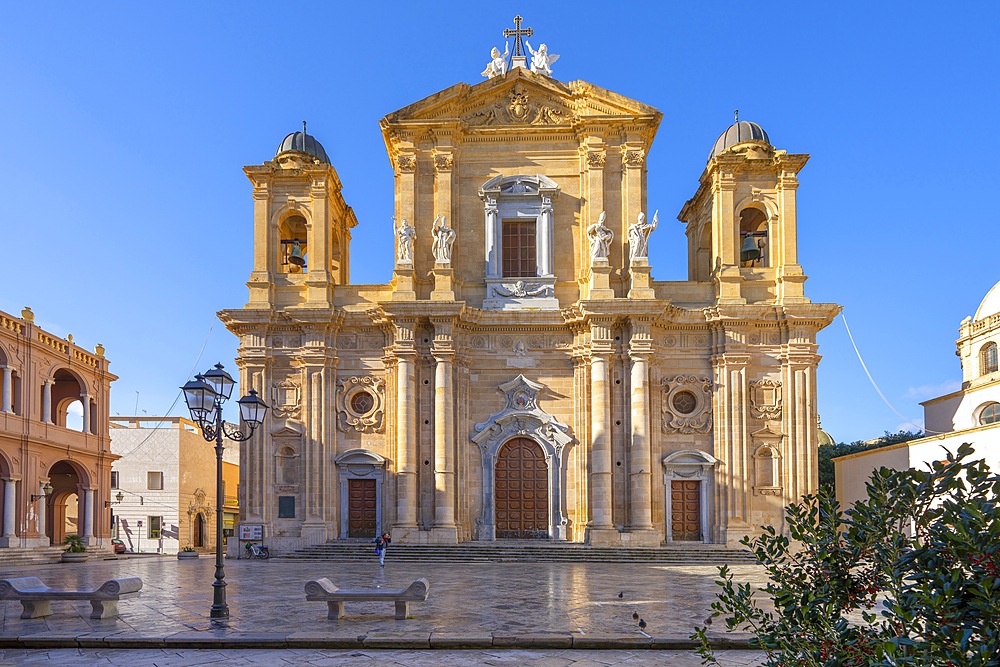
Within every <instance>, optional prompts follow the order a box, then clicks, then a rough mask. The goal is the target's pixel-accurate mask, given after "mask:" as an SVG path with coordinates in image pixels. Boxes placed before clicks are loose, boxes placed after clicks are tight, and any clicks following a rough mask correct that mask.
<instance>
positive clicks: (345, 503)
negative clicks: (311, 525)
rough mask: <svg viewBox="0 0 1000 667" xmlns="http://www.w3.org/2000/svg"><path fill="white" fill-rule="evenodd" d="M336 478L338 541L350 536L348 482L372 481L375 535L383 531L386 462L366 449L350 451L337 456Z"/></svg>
mask: <svg viewBox="0 0 1000 667" xmlns="http://www.w3.org/2000/svg"><path fill="white" fill-rule="evenodd" d="M334 463H336V465H337V478H338V482H339V483H340V503H339V508H340V512H339V515H340V530H339V531H338V534H339V535H340V539H342V540H346V539H347V538H348V537H349V535H350V532H351V531H350V516H349V514H350V507H351V498H350V486H351V485H350V484H349V481H350V480H372V481H374V483H375V526H376V534H377V533H379V532H381V531H382V530H385V528H384V525H383V523H382V505H383V504H384V497H385V495H384V489H385V464H386V460H385V459H384V458H383V457H381V456H379V455H378V454H376V453H375V452H372V451H369V450H367V449H350V450H348V451H346V452H344V453H343V454H341V455H340V456H338V457H337V458H336V459H335V460H334Z"/></svg>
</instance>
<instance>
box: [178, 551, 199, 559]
mask: <svg viewBox="0 0 1000 667" xmlns="http://www.w3.org/2000/svg"><path fill="white" fill-rule="evenodd" d="M197 557H198V552H197V551H178V552H177V560H189V559H191V558H197Z"/></svg>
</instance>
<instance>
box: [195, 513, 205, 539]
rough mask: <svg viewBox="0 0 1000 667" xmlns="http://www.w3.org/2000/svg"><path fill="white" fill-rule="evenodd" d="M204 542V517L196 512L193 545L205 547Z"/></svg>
mask: <svg viewBox="0 0 1000 667" xmlns="http://www.w3.org/2000/svg"><path fill="white" fill-rule="evenodd" d="M205 542H206V540H205V517H203V516H202V515H201V512H198V513H197V514H195V515H194V546H196V547H207V546H208V545H207V544H206V543H205Z"/></svg>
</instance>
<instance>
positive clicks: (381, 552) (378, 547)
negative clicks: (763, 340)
mask: <svg viewBox="0 0 1000 667" xmlns="http://www.w3.org/2000/svg"><path fill="white" fill-rule="evenodd" d="M390 542H392V538H391V537H389V531H388V530H387V531H385V532H384V533H382V534H381V535H380V536H379V537H378V538H377V539H376V540H375V553H377V554H378V564H379V567H385V551H386V549H388V548H389V543H390Z"/></svg>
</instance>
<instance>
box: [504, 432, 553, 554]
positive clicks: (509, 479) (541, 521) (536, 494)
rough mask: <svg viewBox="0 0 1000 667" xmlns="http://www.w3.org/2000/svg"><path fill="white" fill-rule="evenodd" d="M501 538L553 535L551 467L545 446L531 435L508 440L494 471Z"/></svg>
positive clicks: (537, 537)
mask: <svg viewBox="0 0 1000 667" xmlns="http://www.w3.org/2000/svg"><path fill="white" fill-rule="evenodd" d="M493 474H494V491H495V496H494V497H495V502H496V522H497V523H496V525H497V533H496V534H497V537H498V538H500V539H505V538H506V539H512V538H520V539H524V538H533V539H546V538H548V537H549V467H548V465H547V464H546V462H545V453H544V452H543V451H542V448H541V446H540V445H539V444H538V443H536V442H535V441H533V440H529V439H528V438H515V439H513V440H511V441H510V442H507V443H505V444H504V445H503V446H502V447H501V448H500V451H499V453H498V454H497V464H496V469H495V470H494V473H493Z"/></svg>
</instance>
